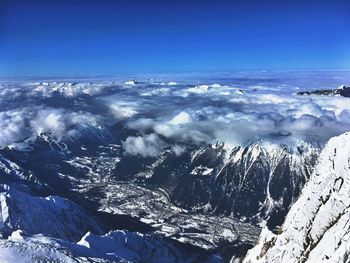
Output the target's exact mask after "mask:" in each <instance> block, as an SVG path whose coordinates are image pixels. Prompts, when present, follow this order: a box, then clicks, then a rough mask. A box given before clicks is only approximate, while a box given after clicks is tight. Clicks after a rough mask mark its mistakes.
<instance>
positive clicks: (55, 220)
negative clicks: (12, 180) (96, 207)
mask: <svg viewBox="0 0 350 263" xmlns="http://www.w3.org/2000/svg"><path fill="white" fill-rule="evenodd" d="M0 209H1V213H0V234H1V235H2V236H8V235H9V234H11V233H12V232H13V231H15V230H22V231H25V232H26V233H28V234H39V233H42V234H45V235H48V236H52V237H57V238H63V239H66V240H72V241H77V240H79V239H80V238H81V237H82V236H83V235H84V234H85V233H86V232H87V231H93V232H96V233H102V229H101V227H100V226H99V224H98V223H97V222H96V221H95V220H94V219H93V217H92V216H91V215H90V214H88V213H87V212H85V211H84V210H83V209H82V208H80V207H79V206H78V205H76V204H75V203H74V202H72V201H70V200H67V199H64V198H61V197H59V196H48V197H35V196H31V195H29V194H27V193H24V192H21V191H18V190H16V189H14V188H13V187H10V186H8V185H0Z"/></svg>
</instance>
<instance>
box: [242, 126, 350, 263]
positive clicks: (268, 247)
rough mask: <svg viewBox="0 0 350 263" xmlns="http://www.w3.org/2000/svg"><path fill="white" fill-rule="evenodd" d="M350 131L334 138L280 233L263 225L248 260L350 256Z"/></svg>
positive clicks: (331, 259)
mask: <svg viewBox="0 0 350 263" xmlns="http://www.w3.org/2000/svg"><path fill="white" fill-rule="evenodd" d="M349 218H350V133H345V134H343V135H340V136H338V137H335V138H332V139H331V140H329V142H328V143H327V145H326V147H325V148H324V150H323V151H322V153H321V155H320V158H319V161H318V164H317V166H316V168H315V171H314V172H313V174H312V176H311V178H310V181H309V182H308V183H307V184H306V186H305V188H304V189H303V191H302V194H301V196H300V197H299V198H298V200H297V201H296V203H295V204H294V205H293V206H292V208H291V210H290V211H289V213H288V215H287V217H286V220H285V222H284V224H283V226H282V227H281V229H280V231H279V233H278V234H273V233H271V232H270V231H269V230H268V229H267V228H265V229H264V230H263V231H262V233H261V235H260V238H259V241H258V244H257V245H256V246H255V247H254V248H253V249H252V250H250V251H249V252H248V255H247V256H246V258H245V259H244V262H268V263H271V262H279V263H280V262H348V261H349V259H350V249H349V248H350V241H349V240H350V235H349V233H350V225H349Z"/></svg>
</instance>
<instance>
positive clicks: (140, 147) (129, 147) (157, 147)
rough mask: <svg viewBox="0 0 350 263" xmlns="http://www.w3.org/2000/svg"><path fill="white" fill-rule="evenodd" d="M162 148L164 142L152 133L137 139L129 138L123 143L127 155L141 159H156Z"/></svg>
mask: <svg viewBox="0 0 350 263" xmlns="http://www.w3.org/2000/svg"><path fill="white" fill-rule="evenodd" d="M164 146H165V142H164V141H162V140H161V139H160V138H159V136H158V135H156V134H153V133H152V134H148V135H144V136H137V137H131V136H129V137H128V138H126V140H125V141H124V142H123V148H124V150H125V151H126V152H127V153H128V154H131V155H141V156H142V157H157V156H158V155H159V154H161V151H162V149H163V148H164Z"/></svg>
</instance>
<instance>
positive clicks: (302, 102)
mask: <svg viewBox="0 0 350 263" xmlns="http://www.w3.org/2000/svg"><path fill="white" fill-rule="evenodd" d="M320 74H321V73H320ZM334 74H335V73H334ZM337 74H340V73H337ZM303 76H304V75H303ZM329 76H330V75H329V74H328V75H326V76H325V78H326V77H327V78H329ZM304 77H305V76H304ZM300 79H301V76H298V75H296V76H295V77H294V79H293V78H291V77H289V78H286V77H285V76H284V75H278V76H274V77H271V76H270V77H269V78H263V77H261V76H258V77H256V78H248V77H247V78H246V79H244V78H242V79H237V81H234V80H230V79H229V78H225V79H222V78H221V79H220V78H216V79H213V80H212V81H209V80H207V83H203V82H202V83H201V82H200V80H190V79H186V81H182V82H181V81H177V82H172V81H171V80H169V81H158V82H157V81H154V80H151V81H150V80H146V81H138V82H135V84H134V85H132V88H130V87H129V86H130V85H124V81H120V83H118V82H104V83H92V84H91V83H76V84H72V83H30V84H24V83H22V84H6V85H2V86H1V87H0V97H1V100H0V129H1V132H0V146H5V145H8V144H10V143H12V142H14V141H18V140H21V139H23V138H25V137H26V136H30V135H31V134H33V133H40V132H42V131H46V130H50V131H52V132H54V134H55V135H56V136H57V137H58V138H64V137H65V136H78V135H79V131H80V130H81V129H82V128H84V127H89V126H94V127H97V126H99V125H104V126H111V127H113V125H114V124H116V123H118V122H119V123H122V128H120V127H121V126H118V127H119V129H125V130H133V131H135V132H137V133H138V135H137V136H135V135H134V134H130V136H126V137H125V138H124V139H123V147H124V150H125V152H126V153H127V154H131V155H140V156H142V157H154V156H157V155H158V154H160V152H161V151H162V150H163V149H164V147H165V146H166V145H167V144H171V147H172V148H171V149H173V150H174V153H176V154H181V152H183V145H184V144H197V145H198V144H201V143H210V142H213V141H217V140H218V141H225V142H226V143H227V144H229V145H237V144H245V143H246V142H247V141H248V140H251V139H256V138H260V139H263V140H267V141H270V142H273V143H296V142H298V141H299V140H309V139H310V138H312V139H313V140H314V139H316V140H319V141H321V142H325V141H326V140H328V139H329V138H330V137H332V136H335V135H338V134H340V133H342V132H345V131H349V130H350V100H349V99H348V98H343V97H325V96H323V97H322V96H319V97H317V96H309V97H308V96H297V95H295V93H296V91H298V90H300V89H306V88H303V85H304V86H307V87H308V89H309V87H310V86H312V87H313V88H314V89H319V88H324V87H322V86H321V87H320V85H317V83H318V81H319V83H321V80H322V76H319V75H317V78H315V77H314V79H310V80H309V81H308V82H307V81H306V80H304V79H302V80H303V81H304V82H303V81H301V80H300ZM338 79H339V78H335V77H334V83H335V84H338V82H337V81H338ZM344 79H346V78H345V77H343V78H342V80H344ZM348 79H349V81H350V76H349V78H348ZM220 81H221V82H220ZM294 82H295V83H296V84H295V85H293V83H294ZM169 83H170V84H169ZM305 83H306V84H305ZM315 83H316V84H315ZM326 83H332V82H331V81H330V80H329V79H327V82H326ZM335 84H334V85H335ZM343 84H349V83H343ZM313 85H314V86H313ZM329 85H331V84H329ZM327 87H328V88H335V87H336V86H327ZM180 145H181V146H180Z"/></svg>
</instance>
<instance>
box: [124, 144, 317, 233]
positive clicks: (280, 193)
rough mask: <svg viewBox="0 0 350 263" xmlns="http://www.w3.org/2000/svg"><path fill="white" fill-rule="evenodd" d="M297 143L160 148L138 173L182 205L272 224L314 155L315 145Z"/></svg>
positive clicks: (295, 192)
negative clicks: (174, 150) (187, 149)
mask: <svg viewBox="0 0 350 263" xmlns="http://www.w3.org/2000/svg"><path fill="white" fill-rule="evenodd" d="M297 148H298V149H299V150H293V149H291V148H290V147H287V146H283V145H273V146H271V145H266V144H264V143H263V142H261V141H255V142H252V143H249V144H248V145H247V146H245V147H241V146H238V147H235V148H233V149H231V150H227V149H225V147H224V145H223V144H216V145H207V146H204V147H202V148H201V149H195V150H193V151H192V152H187V153H183V155H181V156H175V154H171V153H165V154H163V156H162V157H161V158H159V159H158V160H157V161H156V162H154V163H153V164H150V165H149V166H148V167H149V168H148V169H145V171H142V172H139V173H138V174H137V177H138V178H140V177H141V178H142V177H145V178H146V179H145V181H146V182H148V183H149V184H151V185H157V186H160V187H162V188H163V189H166V190H167V191H168V192H169V195H170V197H171V199H172V200H173V202H174V203H175V204H177V205H178V206H180V207H184V208H185V209H194V210H199V211H202V212H205V213H213V214H216V215H226V216H237V217H240V218H242V217H243V218H246V219H249V220H251V221H260V220H261V219H266V220H267V221H268V224H269V226H270V227H272V228H273V227H275V226H276V225H279V224H280V223H282V221H283V219H284V216H285V214H286V213H287V211H288V209H289V207H290V205H291V204H292V203H293V202H294V201H295V199H296V198H297V196H298V195H299V193H300V191H301V189H302V187H303V185H304V184H305V182H306V181H307V180H308V178H309V176H310V174H311V172H312V170H313V167H314V164H315V162H316V160H317V156H318V153H319V150H318V147H317V146H312V145H311V144H304V145H300V146H299V147H297ZM121 162H123V160H122V161H121Z"/></svg>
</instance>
